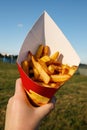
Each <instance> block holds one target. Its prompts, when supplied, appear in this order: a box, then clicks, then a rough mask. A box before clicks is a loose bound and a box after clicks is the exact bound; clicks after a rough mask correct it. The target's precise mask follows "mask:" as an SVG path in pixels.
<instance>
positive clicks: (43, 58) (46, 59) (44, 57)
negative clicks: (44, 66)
mask: <svg viewBox="0 0 87 130" xmlns="http://www.w3.org/2000/svg"><path fill="white" fill-rule="evenodd" d="M40 60H42V61H44V62H49V61H50V60H51V59H50V57H49V56H47V55H45V56H43V57H41V58H40Z"/></svg>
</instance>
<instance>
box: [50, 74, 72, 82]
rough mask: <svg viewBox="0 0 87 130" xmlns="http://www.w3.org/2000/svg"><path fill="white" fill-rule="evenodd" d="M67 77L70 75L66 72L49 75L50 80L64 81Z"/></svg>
mask: <svg viewBox="0 0 87 130" xmlns="http://www.w3.org/2000/svg"><path fill="white" fill-rule="evenodd" d="M69 78H70V75H68V74H65V75H61V74H60V75H58V74H55V75H51V80H52V82H65V81H67V80H68V79H69Z"/></svg>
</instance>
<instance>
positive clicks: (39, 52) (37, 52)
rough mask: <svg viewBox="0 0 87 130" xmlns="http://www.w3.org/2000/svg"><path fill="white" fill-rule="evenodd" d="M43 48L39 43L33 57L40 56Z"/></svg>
mask: <svg viewBox="0 0 87 130" xmlns="http://www.w3.org/2000/svg"><path fill="white" fill-rule="evenodd" d="M43 49H44V46H43V45H42V44H41V45H39V47H38V49H37V51H36V54H35V58H36V59H38V58H40V57H41V56H42V53H43Z"/></svg>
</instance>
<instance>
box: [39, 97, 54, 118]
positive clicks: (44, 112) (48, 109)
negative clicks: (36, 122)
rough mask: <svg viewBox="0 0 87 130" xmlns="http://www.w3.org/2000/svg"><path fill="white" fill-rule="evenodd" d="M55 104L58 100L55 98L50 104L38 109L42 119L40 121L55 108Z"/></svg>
mask: <svg viewBox="0 0 87 130" xmlns="http://www.w3.org/2000/svg"><path fill="white" fill-rule="evenodd" d="M55 102H56V100H55V98H54V97H53V98H52V100H51V101H50V102H49V103H48V104H46V105H43V106H41V107H38V108H37V112H38V116H39V117H40V119H42V118H43V117H45V116H46V115H47V114H49V113H50V112H51V111H52V110H53V109H54V108H55Z"/></svg>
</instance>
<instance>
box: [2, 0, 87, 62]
mask: <svg viewBox="0 0 87 130" xmlns="http://www.w3.org/2000/svg"><path fill="white" fill-rule="evenodd" d="M44 10H46V11H47V13H48V14H49V15H50V16H51V18H52V19H53V20H54V21H55V23H56V24H57V25H58V27H59V28H60V29H61V30H62V32H63V33H64V34H65V36H66V37H67V38H68V40H69V41H70V42H71V44H72V46H73V47H74V49H75V50H76V52H77V53H78V55H79V57H80V58H81V62H82V63H86V64H87V0H36V1H35V0H1V1H0V53H8V54H18V53H19V50H20V47H21V45H22V43H23V41H24V39H25V37H26V35H27V33H28V31H29V30H30V29H31V28H32V26H33V25H34V23H35V22H36V20H37V19H38V18H39V16H40V15H41V14H42V13H43V11H44Z"/></svg>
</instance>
